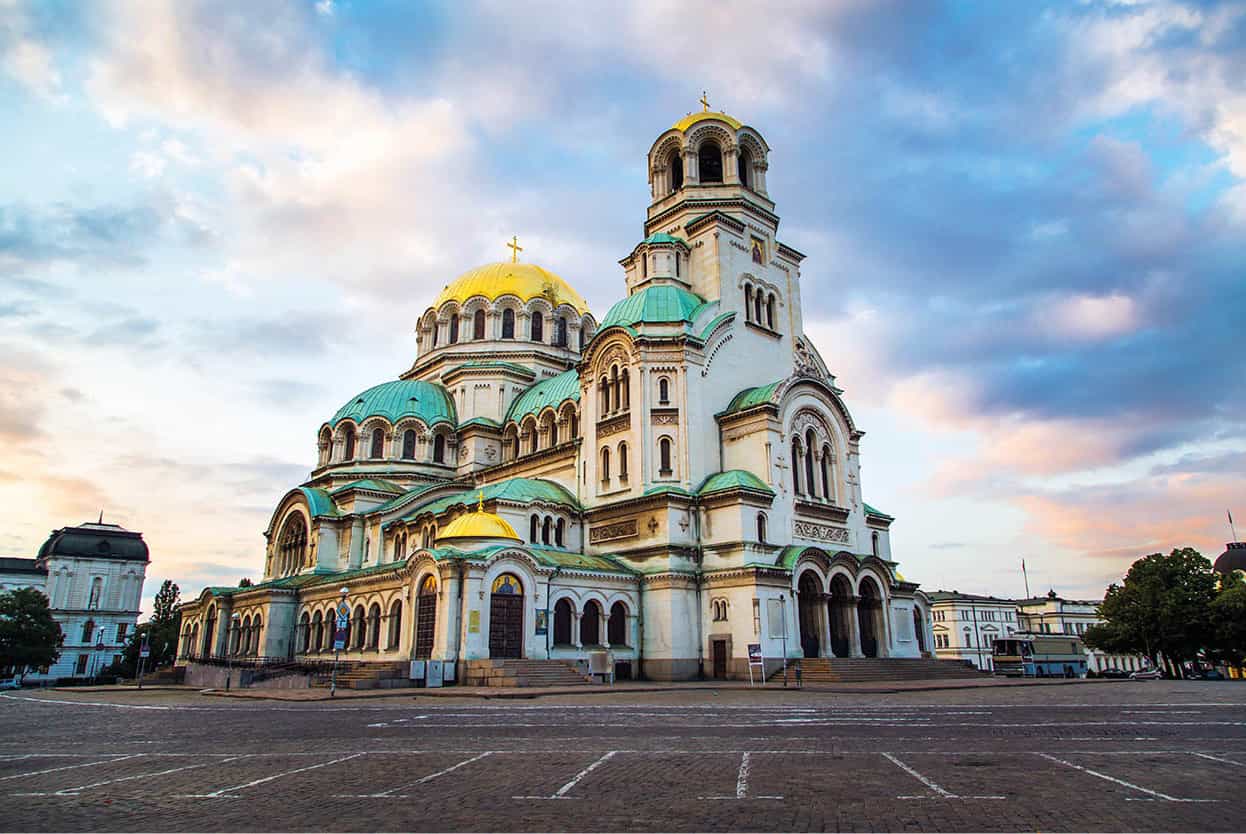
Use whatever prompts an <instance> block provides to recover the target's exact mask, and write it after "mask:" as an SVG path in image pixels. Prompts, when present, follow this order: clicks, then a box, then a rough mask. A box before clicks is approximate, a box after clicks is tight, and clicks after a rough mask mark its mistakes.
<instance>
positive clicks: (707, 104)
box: [701, 90, 710, 113]
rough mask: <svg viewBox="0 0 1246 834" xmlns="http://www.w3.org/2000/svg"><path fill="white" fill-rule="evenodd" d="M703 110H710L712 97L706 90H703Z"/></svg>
mask: <svg viewBox="0 0 1246 834" xmlns="http://www.w3.org/2000/svg"><path fill="white" fill-rule="evenodd" d="M701 112H702V113H708V112H710V97H709V93H707V92H706V91H705V90H702V91H701Z"/></svg>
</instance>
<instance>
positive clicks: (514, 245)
mask: <svg viewBox="0 0 1246 834" xmlns="http://www.w3.org/2000/svg"><path fill="white" fill-rule="evenodd" d="M506 245H507V246H508V247H509V248H510V250H511V263H515V262H516V261H518V260H519V253H520V252H522V251H523V247H522V246H520V245H519V235H514V236H512V237H511V242H510V243H508V244H506Z"/></svg>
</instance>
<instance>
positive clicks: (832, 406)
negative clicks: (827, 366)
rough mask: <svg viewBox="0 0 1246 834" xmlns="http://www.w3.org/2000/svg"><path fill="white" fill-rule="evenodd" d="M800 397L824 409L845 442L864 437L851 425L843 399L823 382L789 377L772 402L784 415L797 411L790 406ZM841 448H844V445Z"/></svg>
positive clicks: (849, 415) (850, 417) (780, 385)
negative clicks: (812, 401) (832, 419)
mask: <svg viewBox="0 0 1246 834" xmlns="http://www.w3.org/2000/svg"><path fill="white" fill-rule="evenodd" d="M802 396H809V397H811V398H812V399H814V400H816V401H818V402H819V403H821V404H822V405H823V406H824V407H825V412H826V413H827V414H829V415H832V416H833V417H834V418H835V419H834V423H835V426H836V428H837V430H842V432H843V434H844V440H845V441H855V440H859V439H860V438H861V437H864V436H865V432H863V431H860V430H859V429H858V428H857V427H856V425H855V424H854V423H853V421H852V415H851V414H850V413H849V412H848V407H847V406H846V405H844V401H843V399H842V398H841V397H840V396H839V394H838V393H837V392H836V391H835V389H834V388H832V387H831V386H830V385H828V384H827V382H826V381H825V380H820V379H814V378H812V377H807V376H793V377H789V378H787V379H785V380H783V382H781V383H780V384H779V386H778V387H777V388H776V389H775V393H774V396H773V400H772V401H777V402H778V404H779V413H780V414H786V413H788V412H789V411H795V410H798V409H799V406H797V407H796V408H795V409H794V408H793V405H792V404H793V402H794V401H795V400H797V398H799V397H802ZM841 448H846V443H845V445H844V446H841Z"/></svg>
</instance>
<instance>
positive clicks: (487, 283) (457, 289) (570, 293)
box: [433, 262, 588, 315]
mask: <svg viewBox="0 0 1246 834" xmlns="http://www.w3.org/2000/svg"><path fill="white" fill-rule="evenodd" d="M476 295H480V296H484V297H485V298H487V299H489V300H490V301H495V300H497V299H499V298H501V297H502V296H504V295H514V296H517V297H518V298H519V299H520V300H521V301H530V300H532V299H533V298H545V299H547V300H548V301H549V302H550V304H552V305H554V306H555V307H556V306H558V305H559V304H570V305H571V306H572V307H574V308H575V309H576V311H577V312H579V313H580V314H581V315H582V314H584V313H587V312H588V302H587V301H585V300H584V298H583V297H582V296H581V295H580V294H579V293H578V292H576V291H575V290H573V289H571V285H570V284H568V283H567V282H566V281H564V280H562V278H560V277H558V276H557V275H555V274H554V273H552V272H550V271H549V270H548V269H545V268H543V267H539V266H537V265H536V264H529V263H510V262H500V263H495V264H485V265H484V266H478V267H476V268H475V269H469V270H468V271H467V272H464V273H463V274H462V275H460V276H459V277H458V278H455V279H454V280H453V281H451V282H450V283H449V284H446V288H445V289H444V290H442V291H441V294H440V295H438V296H437V300H436V301H435V302H433V306H434V307H440V306H441V305H442V304H445V303H446V302H447V301H457V302H458V303H460V304H462V303H463V302H465V301H467V299H469V298H471V297H472V296H476Z"/></svg>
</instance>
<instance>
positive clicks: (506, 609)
mask: <svg viewBox="0 0 1246 834" xmlns="http://www.w3.org/2000/svg"><path fill="white" fill-rule="evenodd" d="M489 657H501V658H505V657H523V585H521V584H519V580H518V579H517V578H515V577H514V576H511V575H510V574H509V573H504V574H502V575H501V576H499V577H498V578H497V579H496V580H495V581H494V583H493V595H492V596H491V597H490V598H489Z"/></svg>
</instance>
